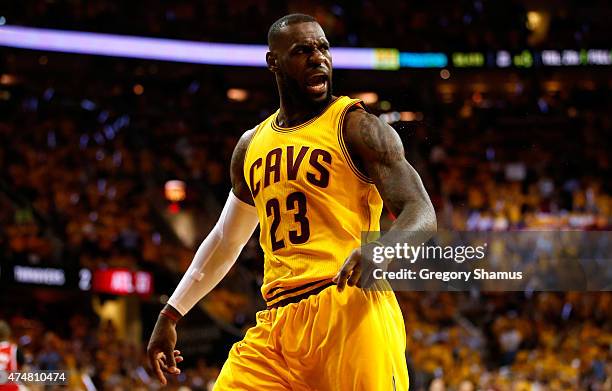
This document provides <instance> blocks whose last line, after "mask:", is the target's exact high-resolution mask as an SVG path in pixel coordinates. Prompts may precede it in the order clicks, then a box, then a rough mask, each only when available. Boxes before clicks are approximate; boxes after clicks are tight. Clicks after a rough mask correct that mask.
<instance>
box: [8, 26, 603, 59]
mask: <svg viewBox="0 0 612 391" xmlns="http://www.w3.org/2000/svg"><path fill="white" fill-rule="evenodd" d="M544 16H545V15H544ZM544 16H541V23H540V24H539V25H538V26H539V27H538V30H540V29H542V28H544V27H542V26H545V25H546V18H544ZM532 19H533V20H532V22H533V23H536V22H535V20H536V19H537V18H535V17H533V16H532ZM538 20H540V19H538ZM536 24H537V23H536ZM0 46H7V47H13V48H21V49H33V50H45V51H55V52H64V53H81V54H93V55H101V56H114V57H129V58H141V59H150V60H161V61H176V62H187V63H195V64H208V65H225V66H249V67H265V66H266V62H265V53H266V52H267V50H268V47H267V46H266V45H248V44H231V43H211V42H198V41H184V40H175V39H163V38H148V37H134V36H122V35H114V34H101V33H89V32H80V31H64V30H51V29H39V28H31V27H20V26H6V25H5V26H2V25H0ZM332 54H333V57H334V67H335V68H337V69H364V70H398V69H401V68H445V67H447V66H452V67H456V68H483V67H489V68H506V67H509V66H511V65H513V66H515V67H517V68H525V67H532V66H545V67H546V66H593V65H595V66H602V65H606V66H609V65H612V52H611V51H610V49H606V48H584V49H580V50H574V49H563V50H541V51H539V50H538V51H535V50H527V49H523V50H520V49H519V50H515V51H507V50H499V51H474V52H451V53H441V52H420V53H416V52H400V51H399V50H398V49H394V48H351V47H334V48H332ZM42 58H43V57H41V59H42ZM449 58H450V61H449ZM45 64H46V58H45V60H43V61H41V65H45Z"/></svg>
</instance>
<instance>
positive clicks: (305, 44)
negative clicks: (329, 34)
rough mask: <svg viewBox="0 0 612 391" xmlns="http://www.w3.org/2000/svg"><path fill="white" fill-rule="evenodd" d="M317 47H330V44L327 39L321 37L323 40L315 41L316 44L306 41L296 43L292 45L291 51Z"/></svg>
mask: <svg viewBox="0 0 612 391" xmlns="http://www.w3.org/2000/svg"><path fill="white" fill-rule="evenodd" d="M315 45H316V46H320V45H325V46H329V42H328V41H327V39H326V38H324V37H321V38H319V40H317V41H314V42H313V41H309V42H305V41H302V42H296V43H294V44H292V45H291V46H290V47H289V50H294V49H297V48H309V47H312V46H315Z"/></svg>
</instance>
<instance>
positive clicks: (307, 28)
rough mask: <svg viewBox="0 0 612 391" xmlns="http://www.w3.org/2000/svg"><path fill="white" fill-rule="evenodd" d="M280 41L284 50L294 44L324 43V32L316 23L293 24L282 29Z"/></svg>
mask: <svg viewBox="0 0 612 391" xmlns="http://www.w3.org/2000/svg"><path fill="white" fill-rule="evenodd" d="M281 33H282V38H281V41H282V43H283V46H284V47H285V48H290V47H291V46H293V45H295V44H308V43H316V42H320V41H326V40H327V39H326V38H325V32H324V31H323V29H322V28H321V26H320V25H319V24H318V23H315V22H304V23H295V24H290V25H288V26H285V27H283V29H282V30H281Z"/></svg>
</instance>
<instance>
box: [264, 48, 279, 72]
mask: <svg viewBox="0 0 612 391" xmlns="http://www.w3.org/2000/svg"><path fill="white" fill-rule="evenodd" d="M266 63H267V64H268V69H269V70H270V72H273V73H276V71H278V65H277V63H276V55H275V54H274V53H272V52H268V53H266Z"/></svg>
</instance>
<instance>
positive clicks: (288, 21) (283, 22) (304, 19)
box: [268, 14, 317, 46]
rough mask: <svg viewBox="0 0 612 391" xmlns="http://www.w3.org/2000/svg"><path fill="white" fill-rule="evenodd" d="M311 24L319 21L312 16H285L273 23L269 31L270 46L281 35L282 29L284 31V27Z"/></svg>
mask: <svg viewBox="0 0 612 391" xmlns="http://www.w3.org/2000/svg"><path fill="white" fill-rule="evenodd" d="M309 22H314V23H317V20H316V19H315V18H313V17H312V16H310V15H306V14H289V15H285V16H283V17H282V18H280V19H278V20H277V21H276V22H274V23H272V26H270V29H269V30H268V46H270V45H271V44H272V41H273V40H274V38H275V37H276V36H277V35H278V34H279V33H280V31H281V29H283V28H284V27H286V26H289V25H292V24H295V23H309Z"/></svg>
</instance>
